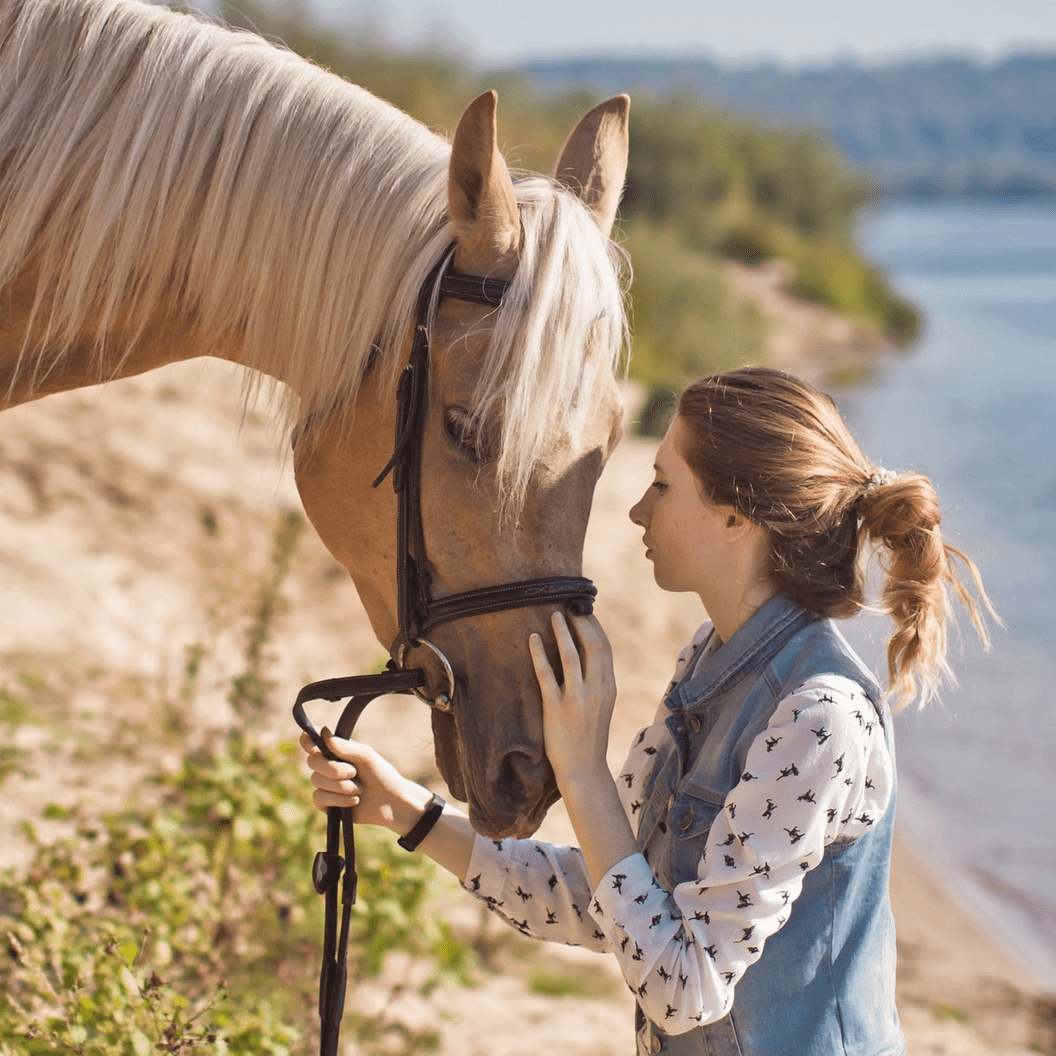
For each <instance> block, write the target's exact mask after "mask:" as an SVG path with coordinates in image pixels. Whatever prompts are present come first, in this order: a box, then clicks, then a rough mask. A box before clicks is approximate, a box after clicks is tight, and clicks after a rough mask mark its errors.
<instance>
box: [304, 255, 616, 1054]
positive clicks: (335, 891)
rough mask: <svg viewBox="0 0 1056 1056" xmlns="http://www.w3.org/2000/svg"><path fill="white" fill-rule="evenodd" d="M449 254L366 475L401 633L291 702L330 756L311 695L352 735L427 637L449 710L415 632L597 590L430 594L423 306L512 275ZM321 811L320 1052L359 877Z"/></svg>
mask: <svg viewBox="0 0 1056 1056" xmlns="http://www.w3.org/2000/svg"><path fill="white" fill-rule="evenodd" d="M452 259H453V250H449V251H448V252H447V253H445V254H444V256H443V258H442V259H441V260H440V262H439V263H438V264H437V265H436V266H435V267H434V268H433V270H432V271H431V272H430V274H429V276H428V278H427V279H426V281H425V283H424V284H423V286H422V290H421V292H420V294H419V295H418V305H417V318H416V321H415V328H414V338H413V341H412V344H411V353H410V356H409V358H408V361H407V366H406V367H405V368H404V370H403V374H402V375H401V376H400V381H399V385H398V388H397V393H396V400H397V405H396V438H395V443H394V446H393V453H392V458H390V459H389V461H388V463H387V464H386V466H385V468H384V469H383V470H382V471H381V473H380V474H378V478H377V479H376V480H375V481H374V487H378V486H379V485H380V484H381V483H382V481H384V480H385V478H386V477H387V476H388V475H389V474H390V473H391V474H392V485H393V489H394V490H395V492H396V495H397V506H398V510H397V527H396V535H397V561H396V592H397V599H398V600H397V607H398V619H399V635H398V637H397V639H396V643H395V644H394V646H393V653H394V654H395V659H390V660H389V662H388V664H387V665H386V669H385V670H384V671H383V672H381V673H379V674H375V675H358V676H352V677H349V678H331V679H326V680H324V681H322V682H312V683H311V684H309V685H307V686H305V687H304V689H302V690H301V691H300V693H298V694H297V700H296V702H295V704H294V706H293V717H294V719H295V720H296V722H297V725H298V726H300V727H301V729H302V730H304V731H305V733H307V734H308V736H309V737H310V738H311V739H312V741H313V742H314V744H315V745H316V747H318V748H319V750H320V751H321V752H322V753H323V754H324V755H325V756H326V757H327V758H328V759H331V760H335V761H336V756H335V755H334V754H333V753H332V752H331V751H330V749H329V748H328V747H327V745H326V742H325V741H324V740H323V738H322V736H321V735H320V734H319V732H318V731H317V730H316V729H315V727H314V726H313V725H312V723H311V721H310V720H309V718H308V716H307V714H306V713H305V710H304V705H305V704H306V703H308V702H309V701H313V700H329V701H338V700H344V699H345V698H346V697H347V698H351V699H349V702H348V704H347V705H346V706H345V708H344V710H343V711H342V713H341V717H340V719H339V720H338V722H337V726H336V727H335V730H334V732H335V734H336V735H337V736H338V737H343V738H347V737H350V736H351V735H352V732H353V730H354V729H355V725H356V722H357V721H358V719H359V717H360V715H362V714H363V711H364V709H365V708H366V706H367V705H368V704H369V703H370V702H371V701H372V700H374V699H375V697H379V696H381V695H382V694H385V693H417V694H418V695H419V696H422V693H421V690H422V689H423V688H424V686H425V683H426V677H425V671H424V670H422V669H420V668H404V667H403V666H402V661H403V657H404V655H405V653H406V650H407V649H408V648H411V647H416V646H419V645H425V646H427V647H428V648H429V649H431V650H432V651H433V652H434V653H435V654H436V655H437V657H439V658H440V660H441V662H442V663H443V665H444V668H445V670H446V672H447V677H448V682H449V685H448V690H447V693H443V692H441V694H440V695H439V696H437V697H436V698H435V699H430V698H428V697H424V696H423V697H422V699H423V700H426V701H427V702H428V703H429V704H431V705H432V706H433V707H434V708H436V709H438V710H440V711H449V710H450V709H451V706H452V704H453V698H454V695H455V680H454V675H453V673H452V671H451V667H450V664H449V663H448V662H447V659H446V657H444V655H443V653H441V652H440V650H439V649H437V647H436V646H435V645H433V644H432V643H431V642H429V641H428V640H427V639H425V638H422V637H421V636H422V635H423V634H424V633H425V632H426V631H428V630H431V629H432V628H434V627H437V626H439V625H440V624H442V623H447V622H449V621H450V620H456V619H460V618H461V617H463V616H478V615H481V614H484V613H490V612H500V611H502V610H504V609H513V608H521V607H524V606H528V605H566V606H568V607H570V608H571V609H572V610H573V611H574V612H576V613H577V614H579V615H584V616H585V615H588V614H589V613H590V612H591V611H592V610H593V602H594V597H595V596H596V594H597V590H596V588H595V587H594V584H593V583H592V582H591V581H590V580H589V579H585V578H583V577H582V576H551V577H546V578H542V579H529V580H522V581H521V582H518V583H507V584H502V585H500V586H494V587H481V588H479V589H476V590H467V591H463V592H461V593H459V594H451V595H449V596H447V597H446V598H439V599H436V598H433V596H432V591H431V580H430V576H429V574H428V572H427V570H426V569H427V561H426V554H425V532H424V529H423V527H422V516H421V446H422V435H423V431H424V426H425V413H426V407H427V400H426V395H427V390H428V380H429V318H430V312H431V310H432V307H433V305H434V304H435V303H438V302H439V300H440V299H442V298H444V297H455V298H457V299H459V300H463V301H471V302H473V303H475V304H483V305H488V306H490V307H493V308H497V307H499V305H501V304H502V300H503V298H504V297H505V295H506V292H507V290H508V289H509V285H510V284H509V283H508V282H506V281H504V280H502V279H491V278H484V277H480V276H475V275H462V274H459V273H457V272H453V271H450V270H449V268H450V264H451V261H452ZM326 817H327V824H326V850H325V851H320V852H319V853H318V854H317V855H316V856H315V862H314V863H313V866H312V882H313V883H314V885H315V889H316V891H318V892H319V893H320V894H321V895H323V896H324V897H325V899H326V903H325V907H326V908H325V924H324V930H323V963H322V968H321V970H320V973H319V1021H320V1047H319V1051H320V1054H321V1056H337V1046H338V1037H339V1032H340V1029H341V1016H342V1013H343V1011H344V1005H345V990H346V985H347V980H348V934H349V926H350V921H351V910H352V907H353V906H354V905H355V902H356V884H357V880H358V877H357V875H356V849H355V838H354V834H353V824H352V810H351V809H350V808H339V807H330V808H328V809H327V812H326ZM342 850H343V851H344V854H343V855H342V853H341V852H342ZM342 873H344V878H343V879H342ZM339 905H340V923H339V921H338V917H339V914H338V907H339Z"/></svg>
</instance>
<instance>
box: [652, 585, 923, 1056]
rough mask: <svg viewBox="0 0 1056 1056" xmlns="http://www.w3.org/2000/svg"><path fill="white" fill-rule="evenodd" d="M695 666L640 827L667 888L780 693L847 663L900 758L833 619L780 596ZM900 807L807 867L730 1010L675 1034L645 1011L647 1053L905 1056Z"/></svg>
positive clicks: (684, 866) (690, 860) (696, 857)
mask: <svg viewBox="0 0 1056 1056" xmlns="http://www.w3.org/2000/svg"><path fill="white" fill-rule="evenodd" d="M701 648H704V647H703V646H702V647H701ZM686 672H687V673H686V674H685V675H684V676H683V678H682V681H681V682H679V683H678V684H677V685H676V686H674V687H673V688H672V689H671V691H670V692H669V693H668V696H667V698H666V701H665V703H666V706H667V710H668V712H669V716H668V718H667V720H666V722H667V726H668V729H669V731H670V733H671V740H670V741H669V742H665V745H664V746H663V747H661V748H660V750H659V753H658V756H657V760H656V763H655V765H654V769H653V773H652V775H651V777H650V779H649V780H650V784H651V789H650V788H649V787H647V788H646V793H647V798H646V799H645V801H644V803H645V805H644V806H643V808H642V815H641V822H640V825H639V830H638V843H639V846H640V847H641V848H642V850H643V852H644V853H645V856H646V858H647V859H648V860H649V862H650V864H651V866H652V869H653V871H654V873H655V874H656V876H657V879H658V880H659V881H660V883H661V884H662V885H663V886H664V887H665V888H666V889H667V890H672V889H673V888H674V887H675V886H677V885H678V884H679V883H684V882H686V881H691V880H694V879H696V877H697V867H698V864H699V861H700V854H701V845H702V843H703V841H704V840H706V839H707V835H708V832H709V830H710V828H711V824H712V822H713V821H714V819H715V817H716V815H717V814H718V813H719V811H720V810H721V809H722V806H723V802H724V800H725V798H726V795H727V793H728V792H729V791H730V790H731V789H733V787H734V786H735V785H736V784H737V783H738V782H739V780H740V776H741V774H742V773H744V771H745V769H746V767H745V760H746V758H747V754H748V749H749V746H750V745H751V744H752V742H753V741H754V740H755V738H756V737H757V736H758V734H759V733H761V732H762V731H763V730H764V729H765V728H766V725H767V723H768V722H769V720H770V717H771V715H772V714H773V712H774V710H775V709H776V707H777V705H778V703H779V702H780V701H781V700H782V699H783V698H784V697H786V696H788V695H789V694H790V693H792V692H793V691H794V690H796V689H797V688H798V687H799V686H801V685H802V684H803V683H804V682H806V681H807V680H808V679H809V678H811V677H813V676H815V675H822V674H834V675H842V676H844V677H846V678H849V679H852V680H853V681H854V682H856V683H857V684H858V685H859V686H861V687H862V689H863V691H864V692H865V694H866V696H867V697H868V698H869V700H870V701H871V702H872V704H873V706H874V708H876V712H877V714H878V716H879V717H880V721H881V724H882V725H883V727H884V730H885V732H886V733H887V736H888V747H889V749H890V750H891V752H892V760H893V758H894V756H893V745H892V743H891V736H890V722H889V719H888V715H887V712H886V709H885V708H884V707H883V706H882V704H881V702H880V693H879V689H878V686H877V684H876V681H875V679H874V678H873V676H872V675H871V674H870V672H869V671H868V670H867V669H866V668H865V666H864V665H863V663H862V661H861V660H859V659H858V657H857V656H856V655H855V654H854V652H853V651H852V650H851V648H850V646H849V645H848V644H847V643H846V641H845V640H844V639H843V637H842V635H841V634H840V633H839V631H838V630H837V629H836V627H835V625H834V623H833V622H832V621H831V620H827V619H818V618H816V617H815V616H813V615H812V614H811V613H809V612H807V611H806V610H805V609H803V608H801V607H800V606H798V605H796V604H795V603H794V602H791V601H789V600H788V599H786V598H783V597H776V598H773V599H771V600H770V601H769V602H767V603H766V604H765V605H764V606H763V607H762V608H761V609H759V611H758V612H756V613H755V614H754V615H753V616H752V617H751V618H750V619H749V620H748V621H746V622H745V623H744V624H743V625H742V626H741V627H740V628H739V629H738V630H737V632H736V633H735V634H734V635H733V636H732V637H731V638H730V640H729V641H728V642H725V643H724V644H723V645H721V646H720V647H719V648H718V649H717V650H716V651H715V652H714V653H712V654H711V655H709V656H704V657H702V659H701V660H700V662H699V663H698V664H694V662H693V660H692V659H691V660H690V662H689V664H688V665H687V668H686ZM894 815H895V803H894V797H893V796H892V800H891V804H890V806H889V807H888V809H887V811H886V812H885V813H884V816H883V818H882V819H881V820H880V821H879V822H878V823H877V824H876V825H875V826H874V827H873V828H871V829H870V830H869V831H868V832H867V833H865V834H864V835H862V836H859V837H856V838H853V839H851V838H847V839H838V840H836V841H835V842H834V843H833V844H831V845H830V846H829V847H828V848H827V849H826V851H825V855H824V857H823V858H822V861H821V862H820V864H819V865H818V866H817V867H816V868H814V869H812V870H810V872H808V873H807V874H806V876H805V878H804V883H803V890H802V892H801V893H800V896H799V898H797V899H796V901H795V902H794V904H793V907H792V912H791V914H790V916H789V919H788V921H787V922H786V924H785V925H784V927H783V928H782V929H781V930H780V931H778V932H777V933H776V934H775V935H772V936H771V937H770V938H768V939H767V940H766V944H765V946H764V947H763V952H762V956H761V958H760V959H759V960H758V961H756V962H755V964H753V965H752V966H751V967H750V968H749V969H748V970H747V972H745V974H744V976H743V977H742V978H741V979H740V981H739V982H738V983H737V985H736V989H735V991H734V1001H733V1009H732V1011H731V1012H730V1013H729V1014H728V1015H727V1016H726V1017H725V1018H724V1019H721V1020H719V1021H718V1022H716V1023H711V1024H708V1025H707V1026H703V1027H695V1028H694V1029H693V1030H691V1031H689V1032H688V1033H685V1034H678V1035H666V1034H664V1033H663V1031H662V1030H660V1029H659V1028H658V1027H657V1026H656V1025H655V1024H653V1023H651V1022H649V1021H648V1020H646V1019H645V1016H644V1015H643V1014H642V1012H641V1010H640V1009H639V1010H638V1015H637V1017H636V1018H637V1026H638V1031H639V1039H640V1041H642V1040H644V1043H645V1047H646V1049H647V1051H649V1052H653V1053H665V1054H668V1056H837V1054H839V1056H901V1054H903V1053H904V1052H905V1041H904V1039H903V1036H902V1031H901V1029H900V1027H899V1025H898V1014H897V1012H896V1011H895V995H894V986H895V931H894V921H893V919H892V915H891V908H890V903H889V901H888V892H887V881H888V866H889V862H890V855H891V837H892V832H893V828H894ZM643 1035H644V1038H643Z"/></svg>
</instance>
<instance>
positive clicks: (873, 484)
mask: <svg viewBox="0 0 1056 1056" xmlns="http://www.w3.org/2000/svg"><path fill="white" fill-rule="evenodd" d="M897 477H898V474H897V473H895V472H893V471H892V470H890V469H884V467H883V466H877V467H876V469H874V470H873V472H872V473H871V474H870V475H869V479H868V480H867V481H866V482H865V490H866V491H872V490H873V489H874V488H879V487H883V486H884V485H886V484H894V482H895V480H896V479H897Z"/></svg>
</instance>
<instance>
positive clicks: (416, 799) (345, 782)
mask: <svg viewBox="0 0 1056 1056" xmlns="http://www.w3.org/2000/svg"><path fill="white" fill-rule="evenodd" d="M322 738H323V741H324V742H325V744H326V746H327V747H328V748H329V749H330V751H331V752H333V753H334V755H336V756H337V757H338V759H337V761H334V760H332V759H328V758H327V757H326V756H325V755H324V754H323V753H322V751H320V749H319V748H318V747H317V746H316V745H315V743H314V742H313V741H312V739H311V738H310V737H309V736H308V734H306V733H302V734H301V740H300V744H301V747H302V748H303V749H304V750H305V752H307V754H308V767H309V769H310V770H311V771H312V784H313V785H314V786H315V791H314V792H313V793H312V802H313V803H314V804H315V805H316V807H318V809H319V810H323V811H325V810H326V809H327V807H354V808H355V813H354V820H355V822H356V824H357V825H382V826H384V827H385V828H388V829H392V830H393V831H394V832H398V833H399V834H400V835H403V834H404V833H405V832H407V831H409V829H410V828H411V826H412V825H413V824H414V822H415V821H416V820H417V819H418V818H419V817H420V816H421V814H422V811H423V810H424V809H425V808H426V806H427V805H428V803H429V800H430V797H431V793H430V792H429V791H428V790H427V789H425V788H423V787H422V786H421V785H419V784H417V783H415V782H414V781H410V780H408V779H407V778H405V777H404V776H403V775H402V774H401V773H400V772H399V771H398V770H397V769H396V768H395V767H394V766H393V765H392V764H391V763H390V762H388V760H386V759H384V758H382V756H380V755H379V754H378V753H377V752H376V751H375V750H374V749H373V748H371V747H370V746H369V745H366V744H362V743H360V742H359V741H350V740H345V739H344V738H343V737H336V736H334V734H332V733H331V732H330V731H329V730H328V729H326V728H325V727H324V728H323V730H322Z"/></svg>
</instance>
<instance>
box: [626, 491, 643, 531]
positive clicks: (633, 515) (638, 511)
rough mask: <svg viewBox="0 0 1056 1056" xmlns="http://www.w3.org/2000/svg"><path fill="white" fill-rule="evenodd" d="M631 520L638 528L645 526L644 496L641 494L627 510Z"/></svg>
mask: <svg viewBox="0 0 1056 1056" xmlns="http://www.w3.org/2000/svg"><path fill="white" fill-rule="evenodd" d="M627 516H628V517H630V519H631V521H632V522H633V523H634V524H636V525H638V527H639V528H644V527H645V496H644V495H643V496H642V497H641V498H640V499H639V500H638V501H637V502H636V503H635V504H634V505H633V506H632V507H631V508H630V510H629V511H628V512H627Z"/></svg>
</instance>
